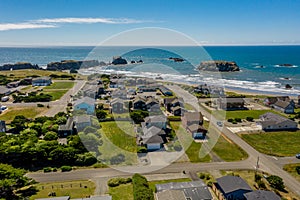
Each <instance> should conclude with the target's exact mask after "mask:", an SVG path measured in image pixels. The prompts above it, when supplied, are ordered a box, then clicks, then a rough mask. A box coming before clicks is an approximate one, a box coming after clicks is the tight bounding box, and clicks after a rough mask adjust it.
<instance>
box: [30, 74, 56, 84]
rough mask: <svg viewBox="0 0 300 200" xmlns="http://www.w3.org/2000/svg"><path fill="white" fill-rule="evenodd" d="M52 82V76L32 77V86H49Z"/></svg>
mask: <svg viewBox="0 0 300 200" xmlns="http://www.w3.org/2000/svg"><path fill="white" fill-rule="evenodd" d="M51 84H52V79H51V77H48V76H43V77H37V78H33V79H32V86H48V85H51Z"/></svg>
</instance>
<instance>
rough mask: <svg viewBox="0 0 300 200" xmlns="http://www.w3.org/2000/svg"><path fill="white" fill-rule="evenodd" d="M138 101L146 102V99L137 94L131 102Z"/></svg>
mask: <svg viewBox="0 0 300 200" xmlns="http://www.w3.org/2000/svg"><path fill="white" fill-rule="evenodd" d="M139 101H142V102H144V103H146V99H144V98H142V97H140V96H137V97H136V98H135V99H134V101H133V103H136V102H139Z"/></svg>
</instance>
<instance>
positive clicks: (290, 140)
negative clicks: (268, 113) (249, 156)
mask: <svg viewBox="0 0 300 200" xmlns="http://www.w3.org/2000/svg"><path fill="white" fill-rule="evenodd" d="M241 137H242V138H243V139H244V140H245V141H246V142H247V143H249V144H250V145H251V146H253V147H254V148H255V149H256V150H258V151H260V152H262V153H265V154H268V155H274V156H295V154H297V153H299V149H300V143H299V141H300V131H295V132H289V131H280V132H268V133H259V134H242V135H241Z"/></svg>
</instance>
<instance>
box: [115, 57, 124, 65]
mask: <svg viewBox="0 0 300 200" xmlns="http://www.w3.org/2000/svg"><path fill="white" fill-rule="evenodd" d="M112 64H113V65H126V64H127V60H126V59H124V58H122V57H121V56H114V57H113V61H112Z"/></svg>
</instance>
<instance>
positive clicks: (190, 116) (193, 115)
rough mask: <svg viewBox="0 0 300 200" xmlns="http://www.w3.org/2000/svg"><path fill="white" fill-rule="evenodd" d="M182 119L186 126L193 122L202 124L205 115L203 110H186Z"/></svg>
mask: <svg viewBox="0 0 300 200" xmlns="http://www.w3.org/2000/svg"><path fill="white" fill-rule="evenodd" d="M181 121H182V125H183V127H184V128H187V127H188V126H190V125H193V124H197V125H202V124H203V115H202V113H201V112H185V113H184V114H183V116H182V117H181Z"/></svg>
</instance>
